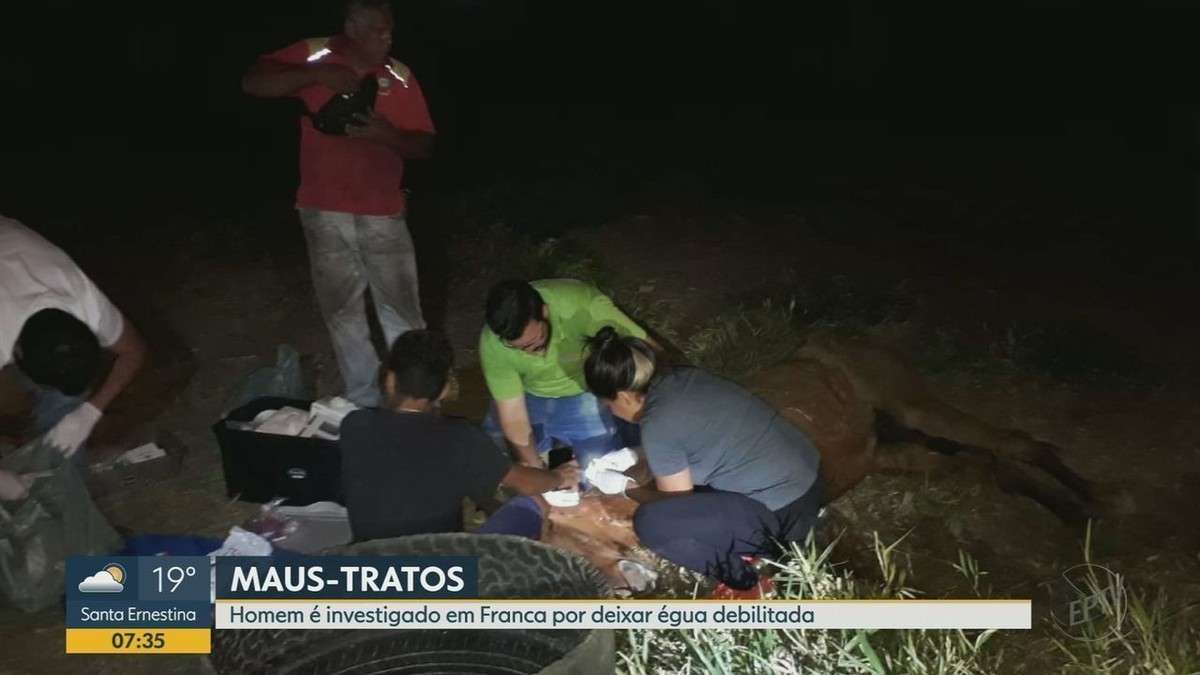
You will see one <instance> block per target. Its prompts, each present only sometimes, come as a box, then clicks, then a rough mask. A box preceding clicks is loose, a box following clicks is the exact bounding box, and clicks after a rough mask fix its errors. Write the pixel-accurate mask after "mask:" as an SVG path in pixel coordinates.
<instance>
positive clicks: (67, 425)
mask: <svg viewBox="0 0 1200 675" xmlns="http://www.w3.org/2000/svg"><path fill="white" fill-rule="evenodd" d="M102 414H103V413H101V412H100V409H99V408H97V407H96V406H94V405H92V404H91V403H88V402H87V401H84V402H83V404H82V405H80V406H79V407H78V408H76V409H74V410H72V411H71V412H69V413H67V414H66V415H64V416H63V418H62V419H61V420H59V421H58V424H55V425H54V428H53V429H51V430H50V431H48V432H46V443H47V444H48V445H49V446H50V447H52V448H54V449H55V450H58V451H59V452H60V453H62V455H63V457H70V456H71V455H74V454H75V451H76V450H78V449H79V446H81V445H83V442H84V441H86V440H87V439H88V436H91V435H92V429H95V428H96V423H97V422H99V421H100V417H101V415H102Z"/></svg>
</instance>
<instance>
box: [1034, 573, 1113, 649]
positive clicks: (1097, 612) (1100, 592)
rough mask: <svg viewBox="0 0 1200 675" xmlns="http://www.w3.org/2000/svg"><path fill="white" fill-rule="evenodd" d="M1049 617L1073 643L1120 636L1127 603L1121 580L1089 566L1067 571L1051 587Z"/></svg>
mask: <svg viewBox="0 0 1200 675" xmlns="http://www.w3.org/2000/svg"><path fill="white" fill-rule="evenodd" d="M1051 590H1052V593H1053V595H1054V608H1053V609H1052V610H1051V612H1050V614H1051V616H1053V617H1054V621H1055V623H1056V624H1058V628H1059V630H1060V631H1061V632H1062V633H1063V634H1064V635H1066V636H1067V637H1070V638H1072V639H1075V640H1081V641H1084V642H1089V641H1092V640H1100V639H1103V638H1105V637H1108V636H1109V635H1113V634H1115V633H1118V632H1120V630H1121V623H1122V622H1123V621H1124V620H1125V614H1126V612H1127V611H1128V607H1129V601H1128V597H1127V596H1126V593H1125V578H1124V577H1123V576H1121V575H1120V574H1117V573H1116V572H1114V571H1112V570H1110V569H1108V568H1107V567H1104V566H1103V565H1095V564H1092V563H1083V564H1081V565H1076V566H1074V567H1071V568H1070V569H1067V570H1066V571H1064V572H1063V574H1062V579H1060V580H1058V581H1057V582H1055V583H1054V585H1053V587H1052V589H1051Z"/></svg>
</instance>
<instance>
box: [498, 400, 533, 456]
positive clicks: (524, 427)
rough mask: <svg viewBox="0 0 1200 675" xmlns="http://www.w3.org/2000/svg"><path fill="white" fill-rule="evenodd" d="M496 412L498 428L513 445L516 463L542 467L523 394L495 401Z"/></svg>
mask: <svg viewBox="0 0 1200 675" xmlns="http://www.w3.org/2000/svg"><path fill="white" fill-rule="evenodd" d="M496 414H497V416H498V417H499V418H500V429H501V430H503V431H504V438H505V439H506V440H507V441H508V442H509V444H511V445H512V447H513V453H514V454H515V455H516V460H517V463H519V464H522V465H524V466H531V467H535V468H538V469H541V468H543V467H544V466H545V465H544V464H543V463H542V460H541V458H539V457H538V454H537V444H536V441H535V440H534V438H533V425H532V424H530V423H529V410H528V408H526V407H525V396H524V395H521V396H517V397H515V398H509V399H505V400H503V401H496Z"/></svg>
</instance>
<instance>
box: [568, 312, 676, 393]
mask: <svg viewBox="0 0 1200 675" xmlns="http://www.w3.org/2000/svg"><path fill="white" fill-rule="evenodd" d="M585 342H586V343H587V350H588V357H587V360H586V361H584V363H583V375H584V378H585V379H586V380H587V386H588V389H590V390H591V392H592V393H593V394H595V395H596V396H597V397H598V398H603V399H608V400H612V399H614V398H616V397H617V392H619V391H628V392H633V393H637V394H644V393H646V389H647V387H649V385H650V380H651V379H652V378H653V377H654V371H655V369H656V367H657V365H658V359H657V355H656V354H655V352H654V350H653V349H651V348H650V345H648V344H646V342H645V341H644V340H641V339H640V338H635V337H621V335H620V334H618V333H617V330H616V329H615V328H613V327H612V326H605V327H603V328H601V329H600V330H599V331H597V333H596V334H595V335H593V336H591V337H588V338H586V339H585Z"/></svg>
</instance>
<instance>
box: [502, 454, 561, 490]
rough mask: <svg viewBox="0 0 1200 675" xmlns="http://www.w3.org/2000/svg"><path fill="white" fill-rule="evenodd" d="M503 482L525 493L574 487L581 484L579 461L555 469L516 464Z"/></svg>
mask: <svg viewBox="0 0 1200 675" xmlns="http://www.w3.org/2000/svg"><path fill="white" fill-rule="evenodd" d="M502 482H503V483H504V484H505V485H507V486H509V487H511V488H513V489H515V490H516V491H517V492H520V493H521V494H523V495H537V494H541V493H543V492H550V491H551V490H561V489H566V488H573V487H575V486H576V485H578V484H579V462H567V463H566V464H563V465H562V466H560V467H558V468H556V469H553V470H546V469H535V468H533V467H529V466H520V465H515V466H513V468H511V469H509V470H508V474H506V475H505V476H504V480H503V481H502Z"/></svg>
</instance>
